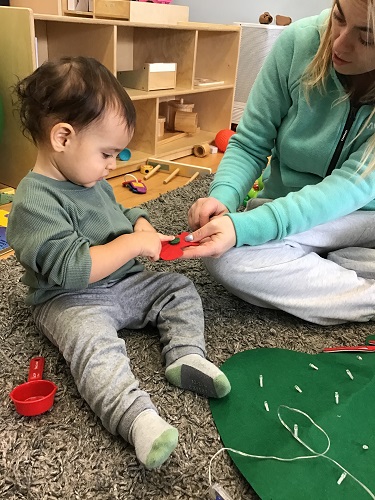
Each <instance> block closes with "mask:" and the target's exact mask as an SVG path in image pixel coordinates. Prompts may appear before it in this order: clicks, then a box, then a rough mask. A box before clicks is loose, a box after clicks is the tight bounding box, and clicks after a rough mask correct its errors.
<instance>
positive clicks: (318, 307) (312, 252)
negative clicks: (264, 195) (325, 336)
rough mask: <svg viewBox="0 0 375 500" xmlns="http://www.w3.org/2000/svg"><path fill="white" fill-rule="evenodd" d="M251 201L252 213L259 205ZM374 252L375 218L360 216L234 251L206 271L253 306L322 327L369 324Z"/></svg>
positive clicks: (209, 262) (373, 309) (373, 311)
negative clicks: (289, 315) (352, 323)
mask: <svg viewBox="0 0 375 500" xmlns="http://www.w3.org/2000/svg"><path fill="white" fill-rule="evenodd" d="M250 201H251V202H252V203H249V204H248V209H252V208H253V207H254V205H256V203H257V202H258V203H259V202H260V203H261V200H256V199H255V200H250ZM267 201H269V200H267ZM254 202H255V203H254ZM260 203H259V204H260ZM254 208H256V206H255V207H254ZM374 248H375V212H373V211H364V210H360V211H357V212H353V213H352V214H349V215H347V216H345V217H342V218H340V219H337V220H335V221H332V222H328V223H326V224H322V225H319V226H316V227H314V228H313V229H310V230H309V231H305V232H303V233H299V234H294V235H292V236H288V237H286V238H284V239H283V240H280V241H271V242H269V243H266V244H264V245H259V246H242V247H238V248H232V249H231V250H229V251H228V252H226V253H225V254H224V255H222V256H221V257H220V258H218V259H212V258H208V259H205V265H206V267H207V269H208V271H209V272H210V274H211V275H212V276H213V277H214V278H215V279H216V280H217V281H218V282H219V283H221V284H222V285H224V287H225V288H226V289H227V290H228V291H230V292H231V293H233V294H234V295H237V296H238V297H240V298H241V299H243V300H244V301H246V302H249V303H250V304H254V305H257V306H260V307H265V308H271V309H281V310H282V311H286V312H288V313H290V314H293V315H294V316H297V317H299V318H302V319H304V320H307V321H310V322H312V323H317V324H320V325H335V324H340V323H346V322H350V321H358V322H366V321H370V320H373V319H374V317H375V250H374Z"/></svg>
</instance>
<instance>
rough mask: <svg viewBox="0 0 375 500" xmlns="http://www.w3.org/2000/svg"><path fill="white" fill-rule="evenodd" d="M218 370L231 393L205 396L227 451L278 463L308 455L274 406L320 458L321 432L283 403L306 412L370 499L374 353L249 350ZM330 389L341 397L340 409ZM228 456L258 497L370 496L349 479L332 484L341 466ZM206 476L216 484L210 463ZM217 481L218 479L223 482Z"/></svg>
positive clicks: (374, 476)
mask: <svg viewBox="0 0 375 500" xmlns="http://www.w3.org/2000/svg"><path fill="white" fill-rule="evenodd" d="M358 356H359V357H360V358H362V359H358ZM310 363H312V364H314V365H315V366H316V367H318V370H315V369H314V368H312V367H311V366H309V364H310ZM221 369H222V370H223V372H224V373H225V374H226V375H227V377H228V379H229V381H230V383H231V386H232V390H231V392H230V393H229V394H228V396H226V397H225V398H223V399H211V400H210V407H211V411H212V415H213V419H214V421H215V424H216V427H217V429H218V431H219V433H220V436H221V439H222V441H223V444H224V446H225V447H228V448H233V449H235V450H239V451H242V452H245V453H248V454H252V455H263V456H264V455H267V456H271V455H274V456H277V457H281V458H292V457H297V456H307V455H313V453H311V452H310V451H308V450H307V449H306V448H305V447H304V446H303V445H302V444H300V443H299V442H297V441H296V440H295V439H294V437H293V435H292V434H291V433H290V432H289V431H288V430H287V429H286V428H285V427H283V425H282V424H281V422H280V420H279V418H278V413H277V412H278V408H279V411H280V414H281V416H282V418H283V420H284V421H285V422H286V423H287V424H288V426H289V427H290V428H291V429H292V430H293V428H294V424H297V425H298V436H299V437H300V438H301V439H302V440H303V441H304V442H305V443H306V444H308V446H310V448H312V449H314V450H315V451H316V452H317V453H323V452H324V450H325V449H326V447H327V438H326V437H325V436H324V434H323V433H322V432H320V431H318V430H317V429H316V428H315V427H314V426H313V425H312V423H311V422H310V421H309V420H308V418H306V417H304V416H303V415H300V414H298V413H295V412H292V411H290V410H287V409H286V408H284V407H283V405H286V406H288V407H291V408H295V409H298V410H301V411H303V412H305V413H306V414H307V415H309V417H310V418H312V419H313V420H314V422H315V423H316V424H317V425H319V426H320V427H322V428H323V429H324V431H325V432H326V433H327V434H328V436H329V438H330V440H331V445H330V449H329V450H328V452H327V453H326V456H328V457H330V458H332V459H334V460H336V461H337V462H339V463H340V464H341V465H342V466H343V467H344V468H345V469H346V470H347V471H349V472H350V474H352V475H353V476H355V477H356V478H357V479H358V480H359V481H361V482H362V483H364V485H365V486H366V487H367V488H368V489H369V490H370V491H371V492H372V495H375V353H362V352H360V353H354V352H351V353H321V354H316V355H311V354H306V353H301V352H296V351H288V350H285V349H254V350H249V351H244V352H240V353H238V354H235V355H234V356H232V357H231V358H229V359H228V360H227V361H226V362H225V363H224V364H223V365H222V366H221ZM346 370H349V371H350V373H351V374H352V376H353V380H352V379H351V378H350V377H349V375H348V374H347V372H346ZM260 375H262V376H263V387H261V386H260V381H259V376H260ZM295 386H298V387H299V388H300V389H301V391H302V392H299V391H298V390H297V389H296V388H295ZM335 392H338V393H339V403H338V404H336V400H335ZM265 401H267V403H268V407H269V411H267V410H266V408H265V404H264V402H265ZM363 446H365V447H366V446H367V447H368V449H364V448H363ZM229 454H230V456H231V458H232V460H233V462H234V463H235V464H236V466H237V467H238V469H239V470H240V472H241V473H242V475H243V476H244V477H245V478H246V480H247V481H248V482H249V483H250V484H251V486H252V487H253V488H254V490H255V491H256V492H257V494H258V495H259V496H260V497H261V498H262V500H268V499H272V500H281V499H285V500H294V499H296V500H297V499H298V500H300V499H303V500H307V499H311V500H317V499H319V500H322V499H329V500H334V499H340V500H343V499H344V500H345V499H356V500H361V499H368V498H375V496H372V497H371V494H369V493H368V492H366V491H365V490H364V489H363V488H362V487H361V486H360V485H359V484H358V483H357V482H356V481H355V480H354V479H352V478H351V477H350V476H349V475H347V476H346V478H345V479H344V480H343V481H342V482H341V484H340V485H339V484H337V481H338V480H339V478H340V476H341V475H342V473H343V471H342V469H340V468H339V467H338V466H337V465H335V464H334V463H332V462H331V461H329V460H327V459H326V458H323V457H319V458H310V459H304V460H296V461H292V462H279V461H276V460H271V459H258V458H248V457H242V456H240V455H237V454H235V453H232V452H229ZM217 460H220V455H219V457H217V458H216V461H217ZM212 473H213V479H214V480H215V462H214V464H213V469H212ZM217 479H218V480H219V482H220V479H222V478H217Z"/></svg>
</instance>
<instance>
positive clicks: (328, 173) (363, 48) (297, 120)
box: [185, 0, 375, 325]
mask: <svg viewBox="0 0 375 500" xmlns="http://www.w3.org/2000/svg"><path fill="white" fill-rule="evenodd" d="M374 17H375V5H374V2H373V0H336V1H335V2H334V5H333V8H332V10H328V11H324V12H323V13H322V14H321V15H319V16H316V17H312V18H308V19H303V20H301V21H298V22H296V23H293V24H292V25H291V26H289V27H288V28H287V29H286V30H285V31H284V32H283V33H282V35H281V36H280V37H279V39H278V41H277V42H276V43H275V45H274V47H273V49H272V51H271V53H270V55H269V56H268V58H267V60H266V62H265V64H264V66H263V68H262V70H261V72H260V74H259V76H258V78H257V80H256V82H255V84H254V86H253V89H252V91H251V93H250V96H249V100H248V103H247V107H246V110H245V112H244V115H243V117H242V119H241V122H240V123H239V125H238V127H237V133H236V134H235V135H234V136H233V137H232V138H231V140H230V143H229V146H228V149H227V151H226V153H225V155H224V157H223V160H222V162H221V164H220V167H219V169H218V172H217V174H216V175H215V179H214V181H213V183H212V185H211V187H210V192H209V197H208V198H201V199H199V200H197V201H196V202H195V203H194V205H193V206H192V207H191V209H190V211H189V223H190V225H191V227H192V228H193V230H194V232H193V233H192V236H191V237H192V238H193V239H194V241H201V242H202V243H201V245H200V246H199V247H190V248H188V249H186V251H185V257H186V258H194V257H208V258H207V259H205V263H206V265H207V268H208V270H209V272H210V273H211V274H212V275H213V276H214V277H215V278H216V279H217V280H218V281H219V282H221V283H222V284H223V285H224V286H225V287H226V288H227V289H228V290H229V291H230V292H232V293H233V294H235V295H237V296H238V297H241V298H242V299H243V300H245V301H247V302H249V303H251V304H255V305H258V306H262V307H268V308H276V309H281V310H283V311H287V312H289V313H291V314H294V315H295V316H298V317H300V318H303V319H305V320H308V321H311V322H314V323H318V324H322V325H331V324H339V323H344V322H347V321H362V322H364V321H369V320H371V319H372V318H374V316H375V281H374V279H375V250H373V249H374V247H375V200H374V198H375V171H374V170H375V169H374V166H375V155H374V150H375V149H374V148H375V136H374V132H375V116H374V114H375V108H374V103H375V35H374V33H375V21H374ZM271 153H272V159H271V162H270V165H269V166H268V167H267V168H266V169H265V171H264V173H263V182H264V188H263V190H262V191H261V192H260V193H259V195H258V197H257V198H256V199H255V200H250V202H249V204H248V206H247V210H246V211H245V212H241V213H236V210H237V208H238V207H239V206H240V204H241V202H242V200H243V199H244V198H245V196H246V194H247V192H248V191H249V189H250V188H251V186H252V184H253V182H254V181H255V180H256V179H257V178H258V177H259V176H260V174H261V173H262V171H263V169H264V167H265V166H266V159H267V156H269V155H270V154H271ZM233 247H235V248H233ZM212 257H215V258H212Z"/></svg>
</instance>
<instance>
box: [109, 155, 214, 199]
mask: <svg viewBox="0 0 375 500" xmlns="http://www.w3.org/2000/svg"><path fill="white" fill-rule="evenodd" d="M222 156H223V154H222V153H217V154H212V155H208V156H206V157H205V158H197V157H196V156H185V157H184V158H180V159H178V160H175V161H176V162H181V163H187V164H189V165H198V166H201V167H208V168H211V170H212V173H214V172H216V170H217V167H218V165H219V163H220V160H221V158H222ZM133 175H134V176H136V177H137V178H138V179H141V180H142V182H144V183H145V185H146V187H147V193H145V194H136V193H132V192H131V191H130V190H129V189H128V188H126V187H123V186H122V182H123V180H124V176H120V177H113V178H112V179H108V182H109V183H110V184H111V186H112V187H113V191H114V193H115V197H116V200H117V201H118V203H121V204H122V205H124V206H125V207H128V208H131V207H135V206H136V205H140V204H141V203H145V202H146V201H149V200H154V199H155V198H158V197H159V196H160V195H161V194H164V193H167V192H168V191H172V190H173V189H176V188H178V187H181V186H183V185H184V184H185V183H186V182H187V181H188V180H189V179H188V178H187V177H182V176H177V177H175V178H174V179H172V180H171V181H170V182H168V184H163V180H164V179H165V178H166V177H167V176H168V174H165V173H163V172H160V171H159V172H157V173H156V174H155V175H154V176H152V177H150V179H148V180H146V181H143V176H142V175H140V173H139V172H134V173H133ZM127 180H131V178H129V177H127Z"/></svg>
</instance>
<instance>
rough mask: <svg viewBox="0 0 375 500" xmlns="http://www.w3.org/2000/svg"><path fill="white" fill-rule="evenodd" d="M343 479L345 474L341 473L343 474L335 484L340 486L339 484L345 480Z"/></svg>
mask: <svg viewBox="0 0 375 500" xmlns="http://www.w3.org/2000/svg"><path fill="white" fill-rule="evenodd" d="M345 478H346V472H343V473H342V474H341V476H340V477H339V478H338V480H337V484H339V485H340V484H341V483H342V482H343V481H344V479H345Z"/></svg>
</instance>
